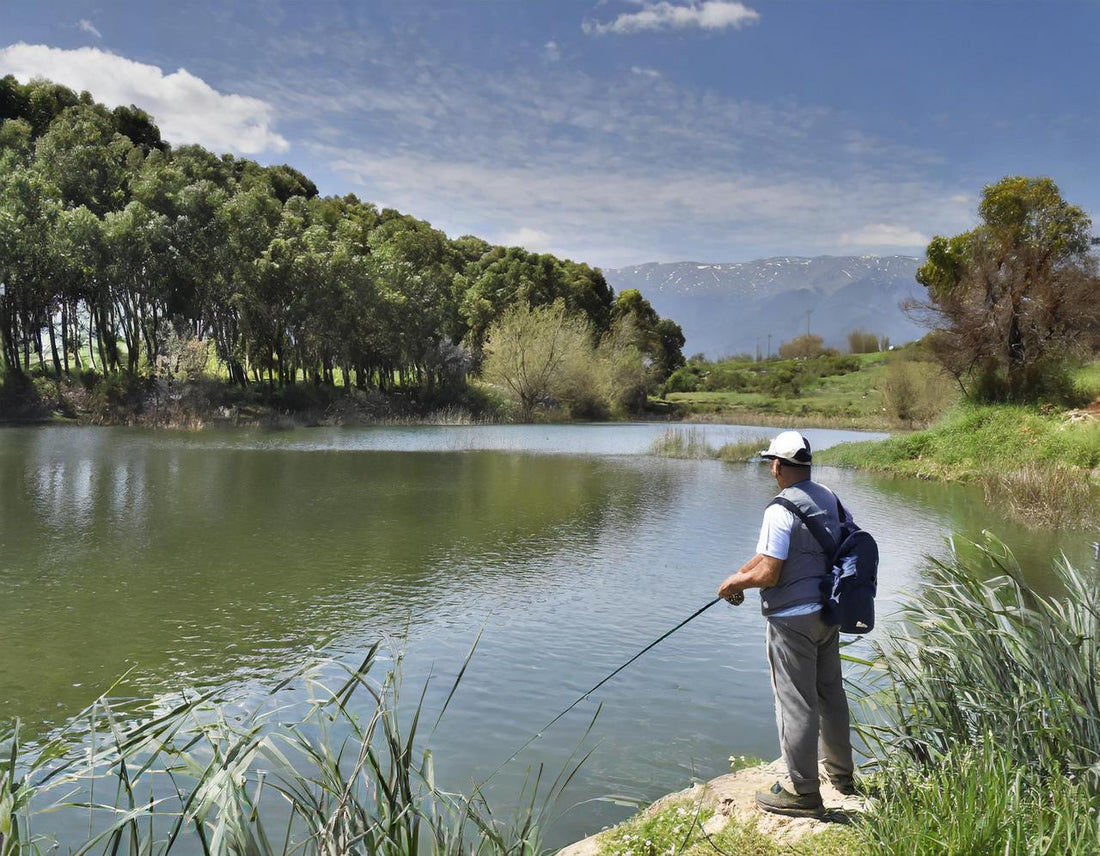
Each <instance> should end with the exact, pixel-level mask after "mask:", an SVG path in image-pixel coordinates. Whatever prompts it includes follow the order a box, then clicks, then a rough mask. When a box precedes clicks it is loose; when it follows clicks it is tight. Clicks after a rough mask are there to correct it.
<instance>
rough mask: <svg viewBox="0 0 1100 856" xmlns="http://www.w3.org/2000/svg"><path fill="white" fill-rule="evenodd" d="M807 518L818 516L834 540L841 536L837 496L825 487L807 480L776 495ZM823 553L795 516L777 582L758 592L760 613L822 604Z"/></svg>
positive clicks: (824, 569)
mask: <svg viewBox="0 0 1100 856" xmlns="http://www.w3.org/2000/svg"><path fill="white" fill-rule="evenodd" d="M779 496H781V497H783V498H784V499H787V500H790V501H791V502H792V503H794V504H795V505H796V506H798V508H799V509H800V510H801V511H803V512H804V513H805V514H806V516H807V517H820V518H821V519H822V521H823V522H824V523H825V527H826V528H827V529H828V530H829V534H830V535H832V536H833V538H837V537H839V535H840V518H839V516H838V515H837V508H836V496H835V495H834V494H833V492H832V491H831V490H829V489H828V488H827V487H825V486H824V485H820V484H818V483H817V482H814V481H810V480H809V479H806V480H805V481H800V482H799V483H798V484H794V485H791V486H790V487H788V488H786V489H785V490H782V491H780V492H779ZM826 566H827V562H826V557H825V551H824V550H822V549H821V545H820V544H818V543H817V539H816V538H814V536H813V533H811V532H810V530H809V529H807V528H806V524H805V523H803V522H802V521H801V520H799V519H798V518H797V517H796V518H795V521H794V526H793V527H792V529H791V547H790V551H789V552H788V553H787V558H786V560H785V561H784V562H783V570H782V571H781V572H780V574H779V582H778V583H776V584H775V585H774V586H771V587H770V588H766V589H761V591H760V611H761V612H763V613H764V615H765V616H769V615H772V614H773V613H776V612H778V611H779V610H781V609H786V608H787V607H789V606H798V605H800V604H804V603H821V602H822V600H823V595H822V591H821V587H822V583H823V582H824V581H825V574H826V572H827V571H828V568H827V567H826Z"/></svg>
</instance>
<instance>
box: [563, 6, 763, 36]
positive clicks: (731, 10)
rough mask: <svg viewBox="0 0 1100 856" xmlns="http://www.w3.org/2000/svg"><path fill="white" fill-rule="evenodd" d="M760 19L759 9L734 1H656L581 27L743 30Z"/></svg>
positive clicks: (600, 29) (595, 30)
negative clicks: (729, 28) (605, 20)
mask: <svg viewBox="0 0 1100 856" xmlns="http://www.w3.org/2000/svg"><path fill="white" fill-rule="evenodd" d="M758 20H760V13H759V12H757V11H756V10H754V9H750V8H749V7H748V6H746V5H745V4H743V3H737V2H732V0H702V2H697V0H692V2H688V3H670V2H668V0H661V2H657V3H652V2H645V3H643V4H642V8H641V9H640V10H638V11H637V12H624V13H623V14H621V15H619V16H618V17H617V18H615V19H614V20H613V21H610V22H608V23H600V22H598V21H585V22H584V24H583V25H582V27H583V29H584V31H585V32H586V33H595V34H597V35H603V34H605V33H615V34H618V35H629V34H631V33H640V32H644V31H646V30H683V29H687V28H689V27H698V28H700V29H703V30H724V29H727V28H728V27H733V28H734V29H740V28H741V27H743V26H745V25H746V24H755V23H756V22H757V21H758Z"/></svg>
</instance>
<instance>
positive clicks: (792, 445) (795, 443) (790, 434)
mask: <svg viewBox="0 0 1100 856" xmlns="http://www.w3.org/2000/svg"><path fill="white" fill-rule="evenodd" d="M760 457H762V458H779V459H780V460H783V461H787V462H788V463H791V464H795V465H797V466H802V467H805V466H808V465H809V464H810V462H811V461H812V460H813V455H812V454H811V453H810V441H809V440H807V439H806V438H805V437H803V436H802V435H801V434H799V433H798V432H797V431H784V432H783V433H782V434H779V435H777V436H776V437H775V439H774V440H772V442H771V445H770V446H768V448H767V449H764V450H763V451H761V452H760Z"/></svg>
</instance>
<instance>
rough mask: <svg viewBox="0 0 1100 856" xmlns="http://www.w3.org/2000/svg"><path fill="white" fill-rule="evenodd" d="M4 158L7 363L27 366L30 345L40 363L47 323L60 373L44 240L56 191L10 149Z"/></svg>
mask: <svg viewBox="0 0 1100 856" xmlns="http://www.w3.org/2000/svg"><path fill="white" fill-rule="evenodd" d="M3 163H4V164H5V165H12V167H13V168H11V169H9V170H7V171H5V172H2V173H0V230H3V235H2V237H3V240H2V241H0V282H3V283H4V286H5V296H4V301H3V308H4V317H3V319H2V323H3V327H4V330H3V338H4V346H5V351H6V352H7V354H8V357H9V359H8V363H9V366H11V368H12V369H13V370H14V371H15V372H17V373H22V372H24V371H26V370H28V369H30V367H31V349H32V348H33V349H34V353H35V354H36V355H37V357H38V361H39V363H44V362H45V356H44V355H43V353H42V338H41V335H40V334H41V332H42V330H43V329H46V328H49V329H50V331H51V341H53V342H54V354H53V356H54V368H55V369H56V371H57V372H58V373H60V371H61V360H60V357H59V356H58V355H57V354H56V341H55V340H53V338H52V336H53V328H52V325H51V324H50V320H51V310H52V306H53V303H54V294H53V285H52V281H51V259H50V253H49V244H48V241H47V240H45V238H46V236H48V235H49V234H50V232H51V231H52V229H53V227H54V223H55V221H56V219H57V215H58V211H59V208H60V206H59V205H58V203H57V191H56V189H55V188H54V187H52V186H51V185H50V184H49V182H47V181H46V179H45V178H44V177H43V176H42V175H41V173H39V172H38V171H37V170H36V169H35V168H34V167H33V166H24V165H19V164H18V163H16V162H15V160H14V158H12V157H11V155H10V154H9V155H5V156H4V160H3ZM20 351H21V352H22V353H21V354H20Z"/></svg>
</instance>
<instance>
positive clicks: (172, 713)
mask: <svg viewBox="0 0 1100 856" xmlns="http://www.w3.org/2000/svg"><path fill="white" fill-rule="evenodd" d="M377 653H378V646H377V645H375V646H374V647H372V648H371V649H370V651H369V652H368V654H367V656H366V658H365V659H364V661H363V662H362V664H361V665H360V666H359V667H358V668H352V667H350V666H347V665H346V664H341V663H340V662H339V661H335V660H327V661H323V662H320V663H312V664H311V665H310V666H309V668H308V669H304V670H302V672H301V673H299V674H297V675H294V676H292V677H291V678H288V679H286V680H284V681H283V682H281V683H280V684H279V686H278V687H276V688H275V689H274V690H273V691H272V693H271V698H270V699H269V700H268V701H269V702H270V703H269V704H258V705H256V706H255V707H253V708H251V709H247V710H246V709H240V708H239V706H237V705H234V704H232V703H229V702H217V703H216V702H215V698H214V692H208V693H205V694H198V693H186V694H184V695H183V696H181V697H180V699H179V700H178V701H177V703H175V704H173V705H171V706H169V707H167V708H165V707H164V706H163V704H162V705H160V706H158V707H152V706H150V707H147V708H144V709H142V710H140V711H139V713H141V714H144V716H143V717H142V718H141V719H139V720H138V721H137V723H136V724H133V725H124V724H122V723H123V722H124V720H123V719H122V717H121V714H122V713H123V710H122V707H121V705H120V704H119V703H118V702H113V701H111V700H109V699H106V698H104V699H100V700H98V701H97V702H96V703H95V704H93V705H92V706H91V707H89V708H88V709H87V710H86V711H84V713H83V714H82V715H81V716H79V717H77V718H75V719H74V720H72V721H71V722H70V724H69V725H68V726H67V728H66V729H65V730H64V731H63V732H62V733H60V734H57V735H55V736H54V737H53V738H52V739H51V740H50V741H49V742H47V743H46V744H45V745H42V746H38V747H35V748H34V750H33V751H29V750H27V749H26V748H25V747H21V746H20V742H19V735H18V731H17V729H14V728H13V729H11V730H9V731H8V732H7V733H6V734H3V735H0V746H2V747H3V750H4V751H3V758H4V766H3V769H2V771H0V854H3V856H9V854H17V853H19V854H22V853H42V852H47V851H49V850H51V849H53V848H55V847H57V846H62V847H65V848H70V849H71V850H72V852H75V853H80V854H84V853H89V852H101V853H105V854H106V853H110V854H113V853H117V852H128V853H130V854H133V856H146V854H149V856H151V854H165V853H168V852H169V851H171V850H172V849H173V848H177V847H180V846H183V847H184V848H185V849H186V850H188V851H193V850H196V849H198V850H200V851H201V852H202V853H204V854H229V853H233V854H253V856H264V854H275V853H295V854H326V856H327V854H337V853H340V854H343V853H364V854H386V856H399V854H400V856H405V854H411V855H412V856H419V854H425V856H427V854H456V856H457V854H465V856H468V854H517V856H518V854H528V853H537V852H540V851H541V850H542V849H543V848H542V845H541V827H540V820H541V819H542V818H543V817H544V816H545V815H546V814H547V812H548V811H549V810H550V808H551V806H552V805H553V803H554V801H555V799H556V798H557V796H558V795H559V794H560V793H561V789H562V788H563V787H564V786H565V784H566V783H567V782H568V780H569V778H570V777H571V775H572V773H573V772H575V770H576V766H578V765H579V764H574V765H572V766H570V765H568V764H567V766H566V768H565V769H564V770H563V774H562V775H560V776H559V777H558V778H557V779H556V780H555V781H553V782H552V783H551V784H550V785H549V786H542V784H541V782H540V777H539V776H537V775H536V776H535V777H534V778H533V779H532V780H530V781H529V783H528V785H527V786H525V787H524V790H523V793H522V794H521V795H520V796H519V799H518V800H516V801H515V802H516V804H517V805H518V806H519V808H517V809H516V810H515V812H514V814H513V815H512V816H511V817H509V818H508V819H506V820H502V819H500V818H498V817H497V816H496V815H495V814H494V812H493V810H492V808H491V806H490V805H489V801H488V800H487V798H486V796H485V794H484V790H483V789H484V786H485V784H486V782H481V783H479V784H476V785H475V786H474V787H473V788H472V790H471V793H470V795H468V796H466V795H462V794H456V793H451V792H447V791H444V790H442V789H441V788H439V787H438V786H437V784H436V779H435V766H434V764H435V762H434V758H433V755H432V751H431V749H430V745H429V744H430V739H429V738H426V737H424V736H423V735H422V734H421V732H422V730H423V729H422V727H421V723H422V719H424V718H426V716H427V713H428V712H427V710H426V709H425V706H424V703H425V693H421V695H420V698H419V700H418V702H417V703H416V705H414V706H413V707H412V709H411V710H405V709H402V706H401V705H400V687H401V677H400V658H397V659H396V660H395V665H394V666H392V667H391V668H390V669H389V670H388V671H387V672H386V674H385V676H384V677H383V678H382V679H381V680H375V679H374V678H373V677H372V671H374V670H375V666H376V661H377V659H378V658H377ZM468 662H469V660H467V663H468ZM322 666H324V667H325V668H326V669H327V670H328V671H329V672H331V671H332V670H333V669H334V668H339V669H341V670H342V671H343V673H344V674H345V678H346V679H345V680H344V682H343V683H342V684H341V685H340V686H337V687H332V686H330V683H329V682H323V681H322V680H320V678H319V677H318V673H319V670H320V669H321V667H322ZM464 671H465V665H464V666H463V667H462V669H461V670H460V671H459V674H458V677H457V678H456V679H455V681H454V684H453V685H452V686H451V689H450V692H449V694H448V695H447V699H446V701H445V702H444V703H443V705H442V709H441V710H440V711H439V712H438V713H437V714H436V719H435V724H436V725H438V724H439V721H440V719H441V718H442V716H443V714H444V713H445V711H446V709H447V704H448V703H449V702H450V700H451V698H452V697H453V695H454V692H455V690H456V689H457V687H458V683H459V681H460V680H461V677H462V673H463V672H464ZM425 691H426V687H425ZM284 692H285V693H291V694H292V695H294V696H296V697H297V696H304V697H305V698H306V699H308V701H307V703H306V712H305V713H304V714H303V715H301V716H298V717H296V718H294V719H292V720H291V721H289V722H288V721H286V719H287V718H288V716H289V714H290V712H291V711H292V710H293V709H295V707H296V705H293V704H288V703H287V702H286V700H283V699H282V698H281V694H282V693H284ZM126 712H127V713H131V714H132V713H133V711H132V710H129V709H127V711H126ZM129 721H131V722H132V721H133V720H132V719H130V720H129ZM433 730H434V728H433ZM78 813H83V815H85V816H86V822H84V823H82V824H80V826H81V828H83V829H85V830H86V833H81V835H80V838H81V840H77V841H73V840H67V839H68V835H66V836H65V837H66V840H59V838H60V836H59V835H58V833H57V832H56V829H57V827H58V820H57V818H59V817H62V816H65V815H68V816H69V817H70V818H72V817H73V816H74V814H78ZM73 828H74V825H73V824H69V825H68V827H67V829H69V830H71V829H73Z"/></svg>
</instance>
